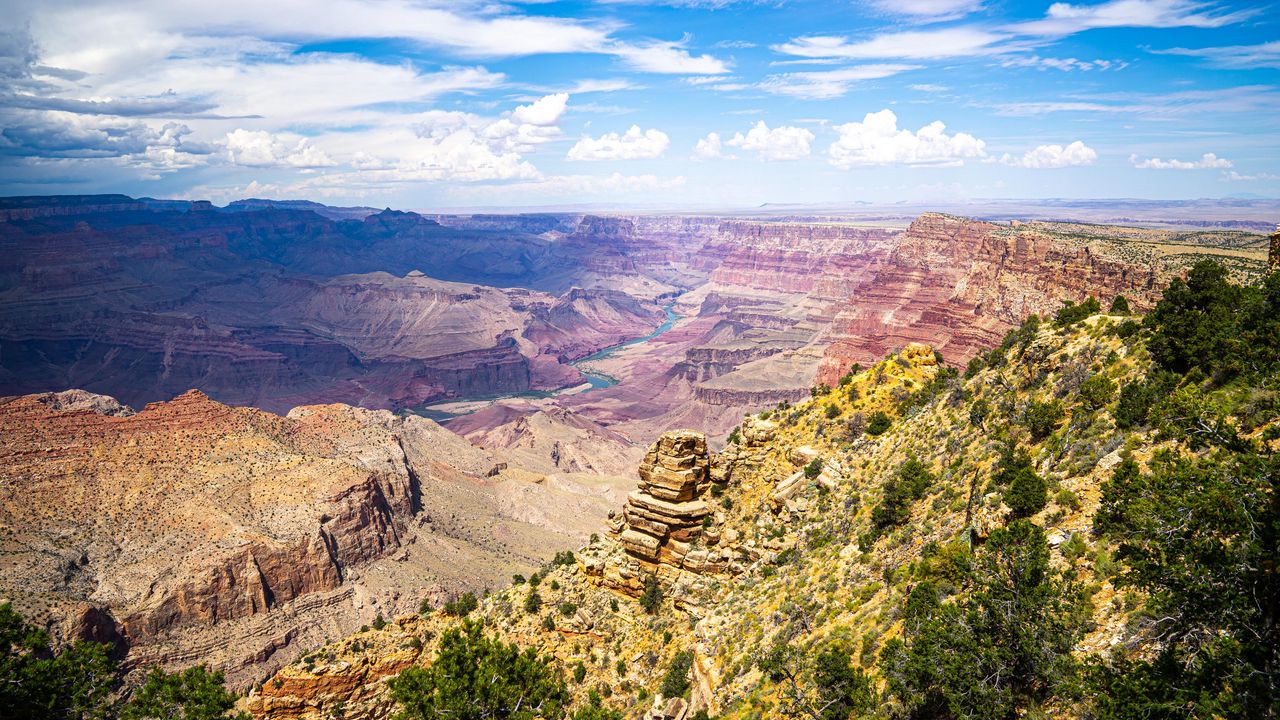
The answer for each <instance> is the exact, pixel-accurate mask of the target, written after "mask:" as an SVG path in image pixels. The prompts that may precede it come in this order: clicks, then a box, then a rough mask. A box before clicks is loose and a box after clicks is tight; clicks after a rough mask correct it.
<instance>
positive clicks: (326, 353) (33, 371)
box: [0, 196, 1268, 688]
mask: <svg viewBox="0 0 1280 720" xmlns="http://www.w3.org/2000/svg"><path fill="white" fill-rule="evenodd" d="M1205 228H1209V229H1205ZM1250 229H1252V228H1245V229H1238V228H1233V227H1226V228H1219V227H1214V223H1212V222H1202V223H1201V225H1200V226H1195V227H1190V226H1183V225H1174V226H1156V225H1155V224H1151V223H1148V224H1135V225H1119V224H1085V223H1079V222H1065V221H1057V220H1055V221H1035V220H1028V221H1022V220H1008V219H999V221H995V220H981V219H972V218H966V217H960V216H956V215H949V214H942V213H934V212H924V213H921V214H919V215H918V216H915V217H912V218H910V219H909V220H904V221H901V222H899V221H898V220H894V221H892V222H885V221H873V220H869V219H868V220H862V221H859V220H856V219H851V218H848V217H840V216H815V215H804V214H790V215H785V216H784V215H768V214H761V216H759V217H743V216H723V217H720V216H693V215H690V216H680V215H628V216H620V215H608V216H603V215H590V214H581V213H531V214H523V215H515V214H513V215H494V214H477V215H441V214H429V213H414V212H406V211H397V210H390V209H387V210H382V211H378V210H376V209H372V208H327V207H325V206H322V205H317V204H314V203H302V202H285V203H274V202H271V201H260V200H253V201H242V202H239V203H232V204H231V205H228V206H227V207H224V208H218V207H215V206H213V205H211V204H210V203H207V202H198V201H196V202H187V201H157V200H150V199H145V198H144V199H134V198H128V197H125V196H83V197H56V198H0V396H4V397H3V398H2V399H0V468H3V469H2V470H0V479H3V481H4V482H3V484H2V485H0V488H2V492H3V496H2V497H0V529H2V530H3V541H4V546H5V552H4V558H5V559H4V570H5V572H4V580H3V584H0V596H3V598H5V599H11V600H13V601H14V602H15V604H16V605H17V607H18V608H19V609H20V610H21V611H22V612H23V613H24V614H25V615H27V616H28V617H30V618H32V619H33V620H34V621H36V622H38V624H40V625H42V626H44V627H46V628H48V629H50V630H51V631H52V632H53V634H54V635H55V637H56V638H58V639H59V640H60V641H65V640H68V639H73V638H93V639H99V640H103V641H107V642H110V643H112V644H113V646H114V647H115V648H116V649H117V652H118V653H119V655H120V657H122V658H123V659H124V661H125V663H126V667H128V668H130V669H141V668H144V667H146V666H148V665H151V664H158V665H160V666H162V667H168V668H178V667H184V666H186V665H189V664H191V663H193V662H195V661H197V660H199V661H203V662H208V663H210V664H212V665H213V666H215V667H217V668H219V669H222V670H224V671H225V672H226V673H227V677H228V680H229V682H230V683H231V684H232V685H233V686H234V687H236V688H245V687H248V686H250V685H253V684H255V683H257V682H259V681H261V680H262V679H263V678H265V677H267V676H268V675H269V674H270V673H271V672H273V671H274V670H276V669H278V668H280V667H282V666H284V665H286V664H287V663H290V662H292V661H293V660H295V659H296V658H298V657H299V656H300V655H301V654H302V653H303V652H305V651H306V650H308V649H310V648H314V647H317V646H319V645H321V644H323V643H325V642H326V641H329V640H331V639H334V638H339V637H342V636H345V635H347V634H349V633H351V632H353V631H355V630H356V629H358V628H359V627H361V626H362V625H366V624H369V623H373V622H374V621H375V620H376V619H377V618H378V617H380V616H381V617H384V618H389V617H392V616H397V615H404V614H406V613H410V612H412V611H414V610H417V609H418V607H419V605H420V603H422V602H423V601H424V600H426V601H427V605H428V607H430V606H435V605H439V604H440V603H442V602H444V601H445V600H447V599H449V598H451V597H455V596H456V595H458V594H459V593H462V592H465V591H468V590H470V591H483V590H484V589H486V588H493V587H497V586H500V585H501V584H503V583H505V582H506V581H507V580H508V579H509V578H510V577H511V575H512V573H515V572H528V571H529V570H530V569H531V568H534V567H536V566H537V565H539V564H540V563H541V562H542V561H543V560H545V559H546V558H547V557H549V556H550V554H551V553H552V552H554V551H555V550H557V549H561V548H565V547H576V546H579V545H581V544H582V543H583V542H586V541H587V539H588V538H589V537H591V536H592V535H593V534H599V533H603V532H605V531H606V528H607V529H608V531H609V532H608V533H607V534H608V535H609V537H610V538H611V540H610V542H615V541H616V542H617V543H620V544H621V546H623V547H625V548H626V550H627V552H624V553H615V554H613V555H611V556H610V558H611V559H610V561H609V563H607V564H605V565H601V566H600V567H596V566H594V565H593V566H592V567H590V568H588V570H589V571H590V572H591V573H595V574H593V575H591V577H593V578H597V579H598V580H599V581H600V582H603V583H605V584H606V585H607V586H609V587H611V588H612V589H614V590H616V591H619V592H624V593H626V594H629V595H635V594H638V593H639V591H640V589H641V584H640V579H641V578H642V577H643V576H644V575H645V574H646V573H658V574H660V575H662V576H663V577H664V579H666V580H667V581H669V582H672V583H676V584H680V583H681V582H682V580H681V579H682V578H683V579H684V580H688V579H689V578H688V575H689V569H690V568H693V569H694V570H696V572H694V574H695V575H699V576H703V575H705V576H719V575H725V576H733V575H735V574H737V573H740V572H741V571H742V567H741V561H742V558H741V556H740V554H738V553H727V552H725V551H724V548H726V547H730V546H733V547H737V546H736V545H735V544H734V543H732V542H731V541H729V540H723V539H721V538H717V537H715V534H714V531H713V532H704V531H703V530H702V529H701V528H702V523H706V522H710V523H712V524H714V522H715V513H714V511H713V508H712V507H711V506H710V505H709V504H708V503H709V502H710V496H709V493H712V492H718V490H717V488H718V487H720V486H722V485H723V483H725V482H728V481H729V480H731V479H732V477H733V473H734V470H733V467H734V463H736V462H738V460H737V458H741V459H742V462H743V463H746V464H747V465H750V464H751V463H752V462H755V461H753V460H751V459H750V458H751V453H753V452H756V451H758V450H759V449H760V448H762V447H764V446H765V444H766V443H767V442H768V440H769V438H771V437H772V435H771V433H773V432H774V430H775V428H773V427H771V426H770V425H769V424H768V423H765V422H763V421H759V422H756V421H750V422H747V423H746V424H744V423H743V416H744V414H745V413H748V412H751V413H755V412H759V411H760V410H764V409H769V408H773V407H775V406H778V405H779V404H794V403H799V402H801V401H804V400H806V399H808V398H809V397H810V396H811V394H812V393H814V392H819V393H820V392H821V391H822V390H821V386H827V387H835V386H837V385H839V384H840V382H841V380H842V378H844V377H845V376H846V374H847V373H849V372H850V369H851V368H852V367H853V366H854V365H855V364H861V365H871V364H872V363H874V362H876V361H878V360H880V359H881V358H883V357H885V356H886V355H887V354H888V353H890V352H894V351H898V350H903V349H904V348H908V349H910V348H913V347H918V346H917V345H914V344H917V343H926V344H927V345H928V346H929V348H930V352H929V353H928V357H923V356H921V357H916V355H918V354H919V353H915V354H912V353H911V352H907V354H908V355H911V363H912V364H913V366H915V365H919V366H921V367H924V366H926V365H929V366H932V365H931V363H933V362H934V355H933V352H934V351H936V352H937V353H938V354H939V355H940V356H941V357H942V358H943V359H944V360H945V361H946V362H947V363H950V364H951V365H957V364H959V365H963V363H964V362H965V361H967V360H969V359H970V358H972V357H974V356H975V355H977V354H978V353H979V352H980V351H982V350H984V349H986V348H989V347H991V346H993V345H996V344H998V343H999V341H1000V338H1001V337H1003V336H1004V335H1005V333H1006V332H1007V331H1008V330H1010V329H1012V328H1015V327H1017V326H1018V325H1019V324H1020V323H1021V322H1022V320H1023V319H1024V318H1025V317H1027V316H1028V315H1030V314H1033V313H1036V314H1051V313H1052V312H1054V311H1056V310H1057V309H1058V308H1060V307H1061V306H1062V304H1063V303H1064V302H1080V301H1082V300H1084V299H1085V298H1086V297H1088V296H1094V297H1097V298H1098V299H1100V300H1102V301H1103V303H1104V305H1105V304H1106V303H1108V302H1110V300H1111V299H1112V298H1114V297H1115V296H1118V295H1123V296H1125V297H1126V298H1127V299H1128V301H1129V303H1130V304H1131V305H1132V307H1133V308H1134V309H1135V310H1143V309H1146V308H1149V307H1150V306H1151V305H1152V304H1153V302H1154V301H1155V299H1156V298H1157V297H1158V296H1159V293H1160V292H1161V291H1162V290H1163V288H1164V287H1165V285H1166V284H1167V283H1168V281H1169V280H1170V279H1172V278H1174V277H1177V276H1178V275H1180V274H1181V273H1183V272H1184V271H1185V269H1186V268H1187V267H1189V266H1190V265H1191V264H1192V263H1194V262H1195V261H1196V260H1197V259H1200V258H1203V257H1213V258H1215V259H1218V260H1220V261H1222V262H1224V263H1225V264H1227V265H1228V266H1229V268H1230V269H1231V271H1232V272H1233V273H1234V274H1235V275H1236V276H1237V277H1241V278H1249V277H1256V276H1257V275H1259V274H1260V273H1262V272H1263V270H1264V268H1265V265H1266V262H1267V250H1268V246H1267V238H1266V237H1265V236H1263V235H1261V234H1258V233H1255V232H1251V231H1250ZM668 310H669V311H670V313H671V315H668ZM664 321H665V322H664ZM668 323H669V324H668ZM655 328H656V329H657V330H655ZM637 338H646V339H644V340H643V341H642V342H628V341H632V340H635V339H637ZM606 349H607V350H608V351H607V352H601V351H602V350H606ZM904 352H906V351H904ZM584 372H589V373H592V374H593V375H592V377H594V378H596V379H597V380H598V379H599V378H607V381H597V382H588V380H589V378H588V377H587V376H586V375H584V374H583V373H584ZM926 380H927V378H926ZM815 388H816V389H815ZM133 408H140V409H139V410H137V411H135V410H134V409H133ZM422 415H427V416H430V417H431V418H436V419H439V420H440V421H441V423H440V424H437V422H435V421H434V420H432V419H428V417H422ZM673 428H689V429H692V430H696V431H698V432H699V433H701V434H700V435H697V436H696V437H695V436H693V435H685V434H680V433H676V434H669V435H664V433H667V432H668V431H669V430H671V429H673ZM734 428H738V431H739V432H740V433H741V434H742V436H743V438H744V440H743V441H742V442H741V443H740V444H737V445H735V446H734V447H732V448H730V449H729V450H727V451H726V452H725V453H722V454H720V455H716V454H715V453H716V451H718V450H721V449H722V448H724V447H725V435H726V434H727V433H729V432H730V431H731V430H733V429H734ZM655 442H656V443H657V444H656V445H654V444H653V443H655ZM637 467H640V468H642V469H641V472H640V474H641V479H642V484H641V487H640V488H638V489H636V488H635V480H634V476H633V473H634V470H635V468H637ZM796 472H798V470H797V469H796V468H794V467H790V468H789V469H788V470H787V475H788V477H792V478H795V477H798V476H796ZM828 472H829V473H832V475H831V477H832V478H834V477H836V476H837V475H838V473H839V472H840V471H839V469H838V467H834V466H833V468H831V469H829V470H828ZM824 477H825V476H824ZM792 485H794V486H795V487H800V486H802V485H803V483H801V482H800V481H799V480H796V481H795V482H794V483H792ZM788 487H791V486H788ZM628 493H630V495H628ZM791 501H792V498H791V497H790V496H789V495H788V494H787V492H782V493H781V494H780V495H779V496H778V497H777V498H774V499H773V500H772V502H773V503H774V504H775V505H778V506H780V507H785V506H787V504H788V503H789V502H791ZM619 509H621V511H620V512H621V514H617V513H618V511H619ZM611 510H612V511H614V512H615V515H614V517H613V518H612V519H609V520H608V521H607V518H608V517H609V512H610V511H611ZM708 518H711V520H708ZM716 543H722V544H720V545H716ZM698 544H700V545H701V546H700V547H693V546H694V545H698ZM707 546H711V547H707ZM597 571H599V572H598V573H597ZM597 576H598V577H597ZM681 602H682V603H683V602H685V601H684V600H682V601H681ZM689 602H692V600H689Z"/></svg>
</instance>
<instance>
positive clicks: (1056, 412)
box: [1022, 400, 1063, 440]
mask: <svg viewBox="0 0 1280 720" xmlns="http://www.w3.org/2000/svg"><path fill="white" fill-rule="evenodd" d="M1062 416H1063V411H1062V405H1061V404H1060V403H1058V402H1039V401H1035V400H1033V401H1031V402H1029V403H1027V407H1026V408H1025V409H1024V410H1023V413H1022V423H1023V424H1024V425H1026V427H1027V430H1030V431H1031V437H1032V438H1034V439H1036V440H1043V439H1045V438H1047V437H1049V435H1050V434H1051V433H1052V432H1053V430H1054V428H1056V427H1057V426H1058V423H1059V422H1061V421H1062Z"/></svg>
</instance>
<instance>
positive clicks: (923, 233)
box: [818, 213, 1172, 384]
mask: <svg viewBox="0 0 1280 720" xmlns="http://www.w3.org/2000/svg"><path fill="white" fill-rule="evenodd" d="M1171 276H1172V272H1171V271H1170V270H1168V269H1166V268H1165V267H1164V266H1163V265H1162V264H1161V263H1160V262H1159V261H1158V257H1157V256H1156V255H1155V254H1153V253H1152V252H1151V251H1149V250H1143V249H1141V248H1136V247H1125V246H1123V245H1119V244H1117V243H1108V242H1102V241H1099V240H1097V239H1096V238H1095V239H1090V238H1087V237H1077V236H1075V235H1072V234H1070V233H1064V232H1060V231H1052V232H1051V231H1049V229H1047V228H1042V227H1040V226H1039V225H1038V224H1036V223H1030V224H1026V225H1016V226H1014V227H1007V226H1002V225H995V224H992V223H986V222H980V221H976V220H968V219H964V218H957V217H952V216H948V215H941V214H936V213H927V214H925V215H921V216H920V217H919V218H918V219H917V220H916V221H915V222H913V223H912V224H911V227H910V228H909V229H908V230H907V232H906V233H904V234H903V235H902V237H901V238H900V239H899V242H898V244H897V246H896V247H895V248H894V249H893V251H892V252H890V253H888V254H887V256H886V257H885V260H884V262H883V263H880V264H878V265H877V267H876V269H875V272H874V273H873V274H872V275H871V276H869V277H867V278H865V279H863V280H861V281H859V282H857V283H856V284H854V285H853V286H852V288H851V293H850V300H849V301H847V302H844V303H840V304H838V305H837V307H836V312H835V315H834V318H833V320H832V323H831V329H830V332H829V333H828V336H827V339H828V340H829V342H830V345H829V347H828V348H827V351H826V354H825V357H824V358H823V362H822V366H821V368H820V370H819V372H818V381H819V382H823V383H826V384H834V383H835V382H836V381H837V380H838V378H839V377H840V376H841V375H842V374H844V372H846V371H847V369H848V366H849V365H850V364H852V363H854V362H859V363H863V364H868V363H870V362H873V361H875V359H877V358H880V357H882V356H884V354H885V353H887V352H891V351H893V350H894V349H896V348H899V347H902V346H904V345H906V344H907V343H908V342H912V341H916V342H925V343H929V344H931V345H933V346H934V347H935V348H937V349H938V350H939V351H940V352H942V354H943V355H944V356H945V357H946V358H947V360H948V361H951V362H964V361H965V360H967V359H968V358H970V357H972V356H973V355H974V354H976V353H977V352H978V351H979V350H981V349H983V348H985V347H989V346H991V345H993V344H995V343H997V342H998V341H999V339H1000V337H1001V336H1003V334H1004V333H1005V332H1006V331H1007V330H1008V329H1010V328H1011V327H1014V326H1015V325H1017V324H1018V323H1020V322H1021V321H1022V319H1023V318H1025V317H1026V316H1027V315H1030V314H1032V313H1039V314H1052V313H1053V312H1055V311H1056V310H1057V309H1058V308H1060V307H1061V306H1062V303H1063V301H1066V300H1071V301H1080V300H1083V299H1084V298H1085V297H1086V296H1088V295H1093V296H1096V297H1098V298H1100V299H1102V300H1104V301H1109V300H1110V298H1112V297H1114V296H1115V295H1117V294H1123V295H1125V296H1127V297H1128V298H1129V299H1130V302H1131V304H1132V305H1134V307H1135V308H1145V307H1149V306H1150V305H1151V303H1152V302H1153V300H1154V298H1155V296H1156V295H1157V294H1158V292H1159V291H1160V289H1161V288H1162V287H1163V286H1164V285H1165V284H1166V283H1167V281H1168V279H1169V278H1170V277H1171Z"/></svg>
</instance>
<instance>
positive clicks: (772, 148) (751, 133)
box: [727, 120, 813, 162]
mask: <svg viewBox="0 0 1280 720" xmlns="http://www.w3.org/2000/svg"><path fill="white" fill-rule="evenodd" d="M812 142H813V133H812V132H810V131H808V130H806V129H805V128H800V127H792V126H789V125H783V126H781V127H776V128H773V129H770V128H769V126H768V125H766V124H765V122H764V121H763V120H761V121H759V122H757V123H756V124H755V125H753V126H752V127H751V129H750V130H748V131H747V134H746V135H743V134H742V133H734V135H733V137H732V138H730V139H729V141H728V143H727V144H728V145H730V146H732V147H736V148H741V149H743V150H746V151H748V152H754V153H755V154H756V157H758V158H760V159H761V160H764V161H766V162H772V161H777V160H799V159H800V158H804V157H808V156H809V144H810V143H812Z"/></svg>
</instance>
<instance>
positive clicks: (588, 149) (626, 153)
mask: <svg viewBox="0 0 1280 720" xmlns="http://www.w3.org/2000/svg"><path fill="white" fill-rule="evenodd" d="M669 142H670V140H669V138H667V134H666V133H664V132H662V131H661V130H655V129H652V128H650V129H648V130H641V129H640V126H639V125H632V126H631V128H630V129H628V130H627V131H626V132H625V133H623V134H621V135H619V134H618V133H605V134H604V135H601V136H600V137H598V138H593V137H589V136H588V137H583V138H582V139H580V140H578V142H577V143H576V144H574V146H573V147H571V148H569V153H568V154H567V155H565V158H566V159H568V160H588V161H590V160H647V159H651V158H656V157H661V155H662V153H663V152H665V151H666V149H667V145H668V143H669Z"/></svg>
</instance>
